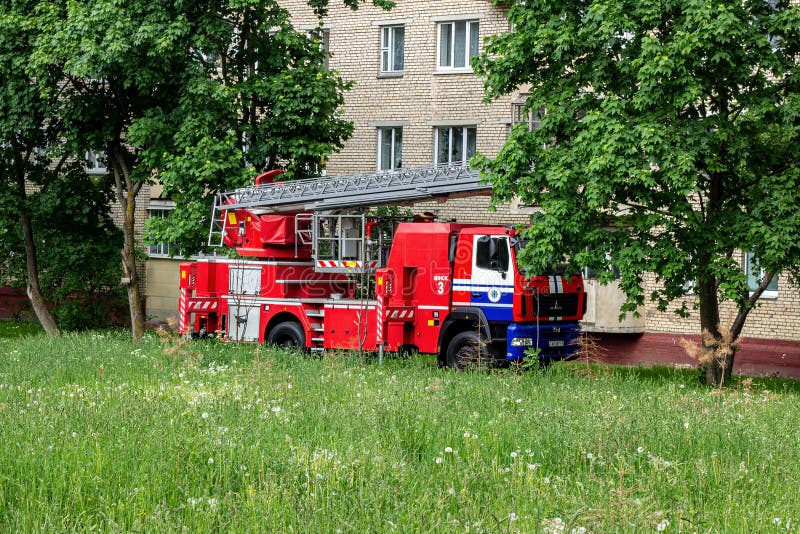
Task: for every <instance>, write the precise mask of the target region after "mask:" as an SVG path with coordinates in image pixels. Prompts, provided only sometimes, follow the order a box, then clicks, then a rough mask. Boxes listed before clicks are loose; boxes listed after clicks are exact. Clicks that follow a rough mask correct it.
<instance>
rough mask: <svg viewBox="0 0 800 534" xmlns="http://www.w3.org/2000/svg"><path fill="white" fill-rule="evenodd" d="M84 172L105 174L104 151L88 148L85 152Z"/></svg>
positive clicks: (106, 170)
mask: <svg viewBox="0 0 800 534" xmlns="http://www.w3.org/2000/svg"><path fill="white" fill-rule="evenodd" d="M86 172H88V173H89V174H105V173H107V172H108V169H107V168H106V153H105V152H104V151H103V150H89V151H87V152H86Z"/></svg>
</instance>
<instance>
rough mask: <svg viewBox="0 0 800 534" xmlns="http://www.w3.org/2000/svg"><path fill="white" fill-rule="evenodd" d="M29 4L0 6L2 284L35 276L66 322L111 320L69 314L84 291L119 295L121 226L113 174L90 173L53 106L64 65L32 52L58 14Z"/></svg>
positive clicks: (72, 325)
mask: <svg viewBox="0 0 800 534" xmlns="http://www.w3.org/2000/svg"><path fill="white" fill-rule="evenodd" d="M30 4H31V3H30V2H11V3H8V4H5V5H4V7H3V9H2V10H0V81H1V82H2V83H0V91H1V92H2V93H0V141H1V142H0V184H2V187H0V254H2V256H3V258H4V260H3V262H2V263H0V284H7V285H11V286H16V287H26V286H28V285H31V284H33V285H35V286H36V288H37V289H38V290H40V291H41V296H42V297H43V298H44V301H45V302H47V303H49V304H50V305H52V306H54V308H55V309H54V314H55V316H56V319H59V320H58V322H59V323H60V324H59V326H61V327H65V328H67V329H70V328H88V327H97V326H101V325H106V324H108V318H107V316H106V317H105V318H104V320H103V321H102V322H98V321H97V320H87V315H88V314H87V312H88V311H90V310H88V309H86V308H82V309H78V310H75V311H76V313H73V314H68V313H67V307H69V306H73V304H72V303H74V302H75V300H76V299H79V300H80V299H83V298H86V297H91V298H95V297H96V296H98V295H105V296H106V298H107V299H113V298H115V297H118V291H116V290H115V289H114V288H116V287H117V286H118V283H119V278H120V274H119V267H118V259H117V258H118V256H117V251H118V249H119V244H120V239H119V231H118V230H117V229H116V227H115V226H114V225H113V223H112V222H111V220H110V218H109V202H110V198H109V195H108V193H107V183H105V182H104V181H103V180H102V179H99V180H95V179H93V178H92V177H89V176H87V174H86V171H85V168H84V164H83V161H82V159H83V153H81V154H79V155H77V156H76V154H74V153H70V152H69V151H68V150H67V147H66V146H65V144H64V141H65V138H64V136H65V135H66V130H65V125H64V122H63V121H62V120H61V118H60V117H59V115H58V114H57V113H56V110H57V105H58V103H59V101H60V99H61V98H62V96H63V94H64V91H65V90H67V85H66V84H65V82H64V79H63V77H62V72H61V70H60V69H59V68H57V67H56V66H54V65H52V64H49V65H41V64H37V63H36V62H33V61H31V59H32V58H33V57H34V56H35V54H36V45H37V39H38V38H39V37H40V36H41V35H42V34H43V33H45V32H46V30H47V28H49V27H50V25H51V24H54V23H55V22H56V20H57V17H55V16H54V11H52V10H49V9H47V7H48V6H47V4H45V3H42V4H41V5H40V8H41V10H39V11H36V10H34V11H31V10H30ZM23 217H24V218H25V219H26V220H25V221H23ZM21 222H22V224H21ZM26 224H28V225H29V227H30V229H31V238H32V239H31V240H30V242H29V247H30V250H26V246H25V243H24V241H25V240H24V229H25V225H26ZM31 263H33V265H34V267H33V268H32V267H30V265H31ZM32 277H33V278H36V280H32V279H31V278H32ZM34 307H36V306H35V304H34ZM43 307H44V306H43ZM45 311H46V308H45ZM40 312H41V310H37V316H38V315H39V314H40ZM67 315H70V316H71V317H67Z"/></svg>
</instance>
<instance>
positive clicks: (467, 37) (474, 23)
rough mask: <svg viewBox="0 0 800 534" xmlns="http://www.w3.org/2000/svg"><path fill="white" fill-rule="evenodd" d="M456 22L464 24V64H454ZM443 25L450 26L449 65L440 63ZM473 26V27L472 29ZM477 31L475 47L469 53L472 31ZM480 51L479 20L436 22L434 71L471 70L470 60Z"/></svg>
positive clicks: (454, 71) (457, 71)
mask: <svg viewBox="0 0 800 534" xmlns="http://www.w3.org/2000/svg"><path fill="white" fill-rule="evenodd" d="M456 24H465V31H464V63H465V64H464V65H463V66H456V65H455V61H456V32H455V27H456ZM445 27H449V28H450V43H449V45H450V53H449V54H448V56H449V58H448V62H449V65H442V31H443V29H444V28H445ZM473 28H474V29H473ZM474 31H477V34H478V35H477V49H476V50H475V53H471V49H470V45H471V43H472V37H473V32H474ZM479 52H480V21H479V20H477V19H469V20H451V21H442V22H439V23H438V24H437V29H436V71H437V72H440V73H459V72H472V65H471V64H470V63H471V62H470V60H471V59H472V57H473V56H475V55H477V54H478V53H479Z"/></svg>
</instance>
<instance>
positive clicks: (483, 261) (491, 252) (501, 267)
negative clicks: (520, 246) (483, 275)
mask: <svg viewBox="0 0 800 534" xmlns="http://www.w3.org/2000/svg"><path fill="white" fill-rule="evenodd" d="M509 264H510V255H509V252H508V240H507V239H506V238H505V237H490V236H488V235H485V236H481V237H479V238H478V242H477V246H476V250H475V266H476V267H480V268H481V269H489V270H492V271H503V272H507V271H508V267H509Z"/></svg>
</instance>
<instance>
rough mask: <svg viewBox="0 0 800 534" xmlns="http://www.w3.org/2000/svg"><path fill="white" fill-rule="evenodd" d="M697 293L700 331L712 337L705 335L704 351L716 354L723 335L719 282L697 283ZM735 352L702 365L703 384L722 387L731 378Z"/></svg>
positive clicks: (702, 280) (709, 279)
mask: <svg viewBox="0 0 800 534" xmlns="http://www.w3.org/2000/svg"><path fill="white" fill-rule="evenodd" d="M697 293H698V296H699V298H700V329H701V331H702V332H708V333H709V334H711V335H710V336H707V335H703V336H702V337H701V338H702V343H703V351H704V352H705V353H706V354H709V353H711V354H716V353H718V349H719V347H720V344H719V343H720V340H721V339H722V333H721V332H720V331H719V328H720V325H719V297H718V295H717V281H716V279H715V278H714V277H706V278H703V279H700V280H698V281H697ZM733 357H734V351H730V352H729V353H727V354H724V355H722V356H721V357H719V358H716V357H715V358H712V359H710V360H708V361H705V362H704V363H703V364H702V365H701V372H702V378H703V382H704V383H705V384H706V385H708V386H715V387H722V385H723V384H724V383H725V381H726V380H727V379H729V378H730V376H731V371H732V369H733Z"/></svg>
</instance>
